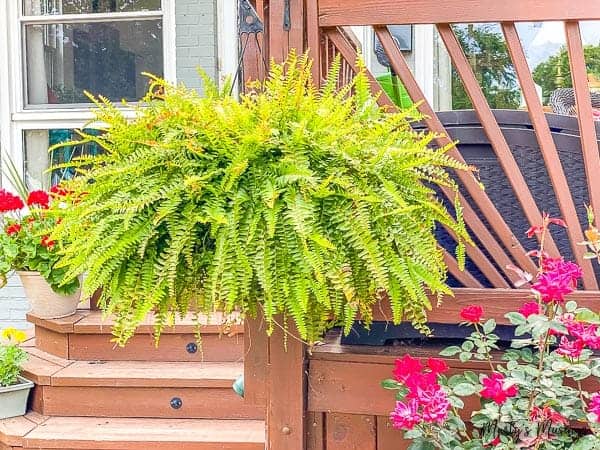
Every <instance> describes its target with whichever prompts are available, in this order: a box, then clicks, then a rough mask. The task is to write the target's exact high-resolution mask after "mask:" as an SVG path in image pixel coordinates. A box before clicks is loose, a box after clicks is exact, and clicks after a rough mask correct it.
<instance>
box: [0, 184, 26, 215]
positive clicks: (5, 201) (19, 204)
mask: <svg viewBox="0 0 600 450" xmlns="http://www.w3.org/2000/svg"><path fill="white" fill-rule="evenodd" d="M24 206H25V204H24V203H23V200H21V198H20V197H17V196H16V195H15V194H11V193H10V192H8V191H7V190H6V189H0V212H8V211H17V210H19V209H21V208H23V207H24Z"/></svg>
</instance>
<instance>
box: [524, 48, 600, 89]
mask: <svg viewBox="0 0 600 450" xmlns="http://www.w3.org/2000/svg"><path fill="white" fill-rule="evenodd" d="M583 52H584V55H585V64H586V67H587V71H588V73H590V74H593V75H595V76H596V78H600V45H587V46H585V47H584V49H583ZM533 79H534V80H535V82H536V83H537V84H539V85H540V86H541V87H542V93H543V97H544V101H548V98H549V97H550V94H552V92H553V91H554V90H555V89H557V88H569V87H573V81H572V80H571V68H570V66H569V54H568V52H567V49H566V48H564V47H563V48H562V49H561V50H560V52H559V53H558V54H556V55H554V56H551V57H550V58H548V60H547V61H545V62H543V63H541V64H539V65H538V66H537V67H536V68H535V69H534V71H533Z"/></svg>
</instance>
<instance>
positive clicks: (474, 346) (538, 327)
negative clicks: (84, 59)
mask: <svg viewBox="0 0 600 450" xmlns="http://www.w3.org/2000/svg"><path fill="white" fill-rule="evenodd" d="M589 217H590V221H591V220H593V214H591V210H590V211H589ZM550 224H557V225H561V226H564V222H563V221H562V220H560V219H553V218H550V217H548V216H545V217H544V223H543V224H541V225H540V226H535V227H532V228H531V229H530V230H529V231H528V235H529V236H530V237H532V236H533V235H540V236H539V237H540V242H541V248H540V249H539V250H537V251H533V252H532V256H534V257H536V258H537V259H538V261H539V270H538V273H537V274H536V275H535V276H531V277H530V276H529V275H526V274H524V275H525V276H526V278H527V279H528V280H530V281H532V285H531V286H532V292H533V296H534V298H532V299H529V301H527V299H524V301H523V305H522V307H521V308H520V309H519V310H518V311H514V312H510V313H508V314H507V315H506V318H507V319H508V320H509V321H510V322H511V324H512V325H514V326H515V327H516V331H515V334H516V335H517V336H518V338H517V339H515V340H514V341H513V342H512V344H511V346H510V348H508V349H505V350H504V351H500V348H499V347H498V345H497V343H498V336H497V334H495V332H494V331H495V328H496V323H495V321H494V319H488V320H485V319H484V317H485V311H484V310H483V308H482V307H481V306H478V305H470V306H468V307H466V308H464V309H463V310H462V311H461V313H460V316H461V319H462V321H463V324H464V325H469V326H472V327H474V332H473V333H472V334H471V335H470V336H469V337H468V338H467V339H466V340H465V341H464V342H463V343H462V345H460V346H451V347H448V348H446V349H445V350H443V351H442V352H441V353H440V355H441V356H442V357H452V356H458V358H459V359H460V361H461V362H463V363H466V362H467V361H470V360H472V359H474V360H479V361H481V362H482V363H483V364H484V365H486V366H487V370H485V372H482V373H476V372H475V371H473V370H466V371H462V372H460V371H459V372H458V373H456V374H454V375H452V376H449V375H448V370H449V367H448V365H447V364H446V362H445V361H444V360H442V359H438V358H429V360H428V361H420V360H419V359H417V358H413V357H411V356H410V355H408V354H407V355H405V356H404V357H403V358H401V359H398V360H397V361H396V367H395V369H394V379H390V380H386V381H384V382H383V386H384V387H385V388H387V389H392V390H394V391H396V392H397V396H396V407H395V409H394V411H393V412H392V413H391V415H390V419H391V422H392V424H393V426H394V427H396V428H398V429H401V430H404V438H405V439H408V440H411V441H412V444H411V446H410V447H409V449H411V450H413V449H414V450H417V449H419V450H435V449H441V450H455V449H470V450H484V449H486V448H494V449H499V450H509V449H533V450H570V449H573V450H593V449H598V448H600V392H599V391H598V381H599V380H600V359H599V358H598V357H597V351H598V350H599V349H600V315H598V313H597V312H593V311H590V310H588V309H585V308H580V307H578V306H577V304H576V303H575V302H574V301H567V299H566V297H567V296H568V295H569V294H570V293H571V292H573V291H574V290H575V289H576V286H577V282H578V280H579V279H580V278H581V276H582V271H581V268H580V267H579V266H578V265H577V264H574V263H572V262H569V261H565V260H564V259H563V258H560V257H559V258H553V257H550V256H549V255H548V254H546V252H545V251H544V247H543V243H544V241H545V236H546V235H547V233H548V227H549V225H550ZM583 244H584V245H586V246H587V247H588V249H589V250H590V251H589V253H587V254H586V258H589V259H593V258H597V257H598V250H599V249H600V234H599V233H598V229H597V228H596V227H595V226H593V225H592V224H591V222H590V228H589V229H588V230H587V231H586V242H584V243H583ZM493 352H495V353H493ZM474 397H475V398H476V399H477V400H478V401H479V402H478V403H479V407H475V408H473V409H474V410H473V411H470V412H466V411H465V412H463V413H462V414H461V410H462V409H464V408H465V404H474V403H476V402H474V401H472V400H473V398H474ZM465 420H468V421H470V423H471V426H466V425H465Z"/></svg>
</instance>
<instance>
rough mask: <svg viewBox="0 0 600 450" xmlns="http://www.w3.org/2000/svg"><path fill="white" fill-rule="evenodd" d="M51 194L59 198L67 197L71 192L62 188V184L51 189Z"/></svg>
mask: <svg viewBox="0 0 600 450" xmlns="http://www.w3.org/2000/svg"><path fill="white" fill-rule="evenodd" d="M50 193H52V194H55V195H56V196H58V197H66V196H67V195H69V193H70V192H69V191H68V190H66V189H65V188H63V187H61V186H60V184H57V185H54V186H52V187H51V188H50Z"/></svg>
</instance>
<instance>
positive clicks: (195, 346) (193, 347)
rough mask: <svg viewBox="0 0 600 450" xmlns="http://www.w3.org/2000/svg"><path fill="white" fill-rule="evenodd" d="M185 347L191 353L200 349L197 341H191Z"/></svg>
mask: <svg viewBox="0 0 600 450" xmlns="http://www.w3.org/2000/svg"><path fill="white" fill-rule="evenodd" d="M185 349H186V350H187V352H188V353H189V354H194V353H196V352H197V351H198V344H196V343H195V342H190V343H189V344H188V345H186V346H185Z"/></svg>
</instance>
